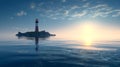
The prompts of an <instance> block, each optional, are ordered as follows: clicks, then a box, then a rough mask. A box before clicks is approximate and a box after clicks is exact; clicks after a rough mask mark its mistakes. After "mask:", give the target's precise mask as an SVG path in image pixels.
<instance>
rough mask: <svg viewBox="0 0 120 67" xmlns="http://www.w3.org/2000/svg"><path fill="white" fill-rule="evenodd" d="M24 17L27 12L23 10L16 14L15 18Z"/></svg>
mask: <svg viewBox="0 0 120 67" xmlns="http://www.w3.org/2000/svg"><path fill="white" fill-rule="evenodd" d="M26 15H27V12H25V11H23V10H22V11H20V12H18V13H17V16H26Z"/></svg>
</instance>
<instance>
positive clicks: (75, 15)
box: [72, 11, 87, 17]
mask: <svg viewBox="0 0 120 67" xmlns="http://www.w3.org/2000/svg"><path fill="white" fill-rule="evenodd" d="M86 14H87V11H83V12H81V13H76V14H74V15H73V16H72V17H82V16H85V15H86Z"/></svg>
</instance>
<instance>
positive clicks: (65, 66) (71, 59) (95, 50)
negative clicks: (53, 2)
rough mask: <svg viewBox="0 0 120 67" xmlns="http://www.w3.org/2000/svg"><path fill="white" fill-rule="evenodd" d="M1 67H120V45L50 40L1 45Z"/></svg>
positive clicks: (119, 43) (4, 42) (111, 42)
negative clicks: (87, 44)
mask: <svg viewBox="0 0 120 67" xmlns="http://www.w3.org/2000/svg"><path fill="white" fill-rule="evenodd" d="M0 67H120V41H119V40H117V41H100V42H95V43H94V45H89V46H86V45H83V44H81V42H78V41H72V40H62V39H56V40H55V39H54V40H53V39H51V38H47V39H38V38H22V39H16V40H5V41H0Z"/></svg>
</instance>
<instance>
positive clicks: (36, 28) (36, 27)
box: [35, 19, 39, 32]
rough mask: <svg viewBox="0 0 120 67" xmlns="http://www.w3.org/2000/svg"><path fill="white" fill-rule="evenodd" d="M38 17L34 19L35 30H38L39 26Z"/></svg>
mask: <svg viewBox="0 0 120 67" xmlns="http://www.w3.org/2000/svg"><path fill="white" fill-rule="evenodd" d="M38 23H39V22H38V19H36V21H35V32H39V28H38Z"/></svg>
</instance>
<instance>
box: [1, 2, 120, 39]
mask: <svg viewBox="0 0 120 67" xmlns="http://www.w3.org/2000/svg"><path fill="white" fill-rule="evenodd" d="M119 6H120V0H0V34H1V36H3V35H4V36H5V35H6V34H9V33H10V34H12V33H14V34H15V33H17V32H18V31H22V32H25V31H34V25H35V24H34V22H35V19H36V18H38V19H39V28H40V30H44V29H45V30H47V31H50V32H53V33H57V34H58V33H60V34H65V33H70V34H71V35H75V33H78V32H80V33H78V34H81V32H83V31H82V30H84V29H85V30H86V28H89V27H90V28H89V30H88V32H91V31H90V29H93V28H94V30H96V32H106V33H102V34H101V35H103V34H106V35H107V34H110V35H109V36H111V35H116V36H117V37H118V35H119V32H120V21H119V20H120V19H119V18H120V7H119ZM82 25H83V26H85V27H83V26H82ZM86 26H87V27H86ZM78 27H79V29H78ZM81 27H83V28H81ZM96 27H97V28H96ZM75 30H76V31H77V32H75ZM100 30H101V31H100ZM107 31H108V32H107ZM84 32H85V31H84ZM113 32H115V33H113ZM78 34H76V35H78ZM84 34H85V33H84ZM89 34H93V33H89ZM94 34H95V33H94ZM71 35H70V36H71ZM84 36H85V35H84ZM90 36H91V35H90ZM73 37H75V36H73ZM99 37H101V36H99ZM112 37H113V36H112ZM106 38H107V37H106Z"/></svg>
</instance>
